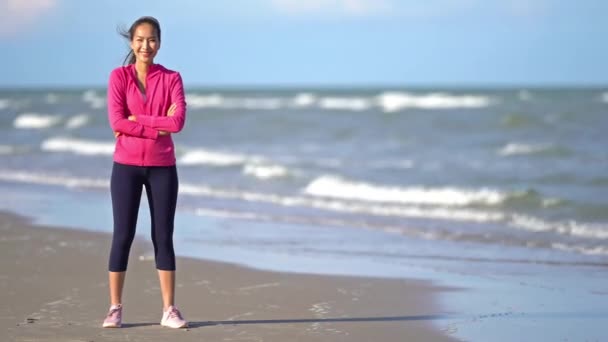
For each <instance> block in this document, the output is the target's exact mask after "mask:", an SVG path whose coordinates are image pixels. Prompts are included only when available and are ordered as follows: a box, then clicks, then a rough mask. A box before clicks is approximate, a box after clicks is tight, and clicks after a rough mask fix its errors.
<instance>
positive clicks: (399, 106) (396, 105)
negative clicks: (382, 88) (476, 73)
mask: <svg viewBox="0 0 608 342" xmlns="http://www.w3.org/2000/svg"><path fill="white" fill-rule="evenodd" d="M376 100H377V102H378V105H379V106H380V107H382V108H383V109H384V111H385V112H387V113H392V112H397V111H400V110H403V109H407V108H421V109H453V108H483V107H488V106H489V105H490V104H491V99H490V98H489V97H488V96H477V95H450V94H445V93H431V94H426V95H413V94H409V93H404V92H384V93H382V94H380V95H379V96H378V97H377V98H376Z"/></svg>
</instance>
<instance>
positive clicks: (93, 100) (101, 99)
mask: <svg viewBox="0 0 608 342" xmlns="http://www.w3.org/2000/svg"><path fill="white" fill-rule="evenodd" d="M82 101H84V102H87V103H88V104H89V105H90V106H91V108H92V109H100V108H104V107H105V106H106V101H107V100H106V97H105V96H100V95H98V94H97V92H96V91H94V90H87V91H85V92H84V93H83V94H82Z"/></svg>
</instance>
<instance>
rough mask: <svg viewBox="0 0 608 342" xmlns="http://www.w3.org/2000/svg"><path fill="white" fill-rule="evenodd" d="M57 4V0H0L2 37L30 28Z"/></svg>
mask: <svg viewBox="0 0 608 342" xmlns="http://www.w3.org/2000/svg"><path fill="white" fill-rule="evenodd" d="M56 6H57V0H0V37H2V36H5V37H6V36H13V35H15V34H16V33H18V32H21V31H23V30H25V29H27V28H29V27H30V25H32V24H33V23H35V22H36V19H38V18H39V17H40V16H42V15H44V14H45V13H48V12H49V11H51V10H53V9H54V8H55V7H56Z"/></svg>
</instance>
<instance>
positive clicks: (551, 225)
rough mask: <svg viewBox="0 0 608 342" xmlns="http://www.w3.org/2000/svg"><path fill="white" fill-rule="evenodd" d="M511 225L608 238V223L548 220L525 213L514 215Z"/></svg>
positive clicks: (562, 233) (524, 228)
mask: <svg viewBox="0 0 608 342" xmlns="http://www.w3.org/2000/svg"><path fill="white" fill-rule="evenodd" d="M509 225H510V226H511V227H514V228H517V229H521V230H527V231H531V232H552V233H557V234H560V235H569V236H575V237H581V238H588V239H608V225H606V224H599V223H582V222H576V221H564V222H548V221H544V220H541V219H538V218H535V217H530V216H525V215H513V218H512V220H511V222H510V223H509Z"/></svg>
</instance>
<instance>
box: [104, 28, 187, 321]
mask: <svg viewBox="0 0 608 342" xmlns="http://www.w3.org/2000/svg"><path fill="white" fill-rule="evenodd" d="M122 35H123V36H124V37H125V38H128V39H129V41H130V46H131V51H130V52H129V54H128V55H127V58H126V59H125V62H127V61H128V63H127V64H126V65H125V66H122V67H118V68H116V69H114V70H113V71H112V74H111V75H110V82H109V86H108V117H109V121H110V126H111V127H112V130H113V131H114V135H115V136H116V148H115V151H114V164H113V167H112V176H111V181H110V188H111V194H112V210H113V215H114V234H113V237H112V249H111V251H110V260H109V282H110V302H111V303H110V305H111V306H110V310H109V312H108V315H107V317H106V318H105V320H104V322H103V327H105V328H118V327H120V326H121V321H122V290H123V285H124V280H125V273H126V270H127V262H128V259H129V251H130V248H131V243H132V242H133V238H134V236H135V227H136V224H137V213H138V209H139V203H140V199H141V193H142V188H143V187H144V186H145V188H146V195H147V197H148V204H149V206H150V216H151V221H152V243H153V245H154V256H155V260H156V268H157V270H158V277H159V280H160V287H161V292H162V300H163V315H162V319H161V322H160V324H161V325H163V326H167V327H171V328H184V327H187V325H188V323H187V322H186V320H184V318H183V317H182V315H181V313H180V312H179V310H178V309H177V308H176V307H175V305H174V295H175V253H174V250H173V223H174V217H175V207H176V203H177V189H178V179H177V170H176V167H175V149H174V145H173V140H172V139H171V134H172V133H177V132H179V131H180V130H181V129H182V128H183V126H184V122H185V118H186V102H185V99H184V88H183V84H182V79H181V76H180V74H179V73H177V72H175V71H171V70H168V69H166V68H164V67H163V66H162V65H160V64H154V57H155V56H156V54H157V52H158V50H159V49H160V42H161V31H160V25H159V23H158V21H157V20H156V19H154V18H152V17H142V18H139V19H137V20H136V21H135V22H134V23H133V25H131V27H130V29H129V31H128V32H124V33H123V34H122Z"/></svg>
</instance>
